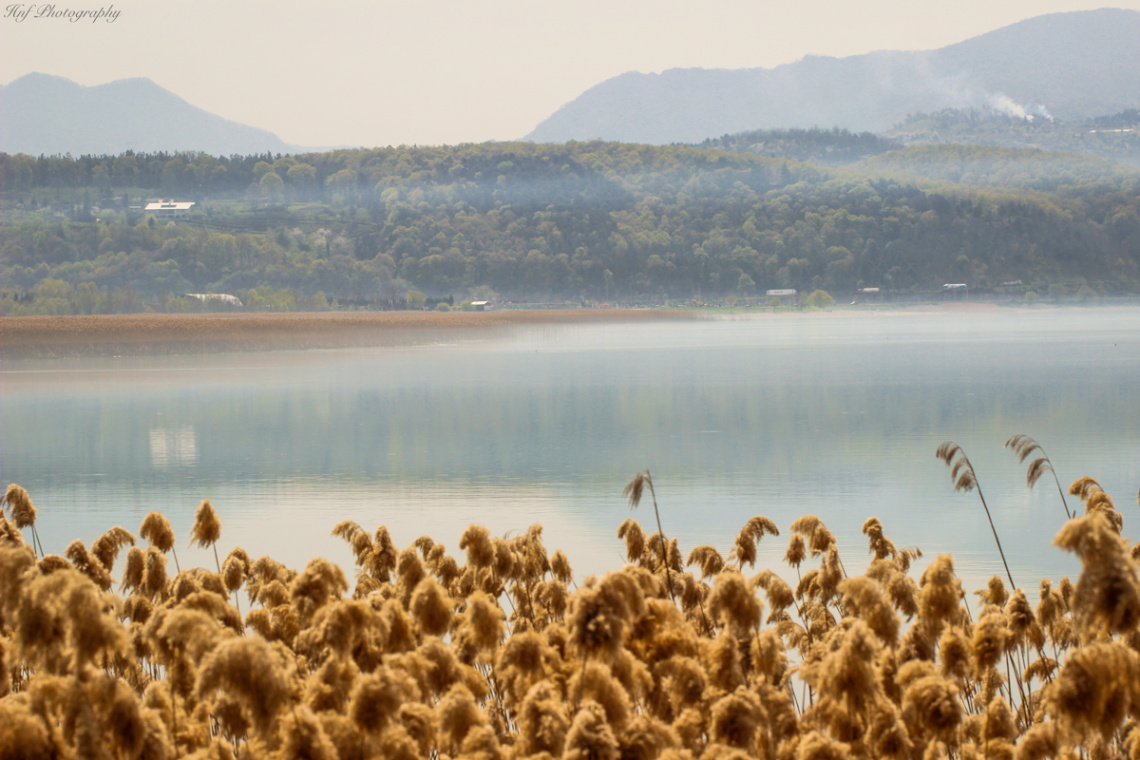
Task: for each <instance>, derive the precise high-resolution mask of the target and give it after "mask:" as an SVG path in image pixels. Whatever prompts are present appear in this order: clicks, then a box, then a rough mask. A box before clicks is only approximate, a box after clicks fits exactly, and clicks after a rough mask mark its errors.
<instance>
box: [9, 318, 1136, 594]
mask: <svg viewBox="0 0 1140 760" xmlns="http://www.w3.org/2000/svg"><path fill="white" fill-rule="evenodd" d="M1138 400H1140V309H1129V308H1105V309H1093V308H1088V309H1078V308H1073V309H1041V310H1037V309H1033V310H1028V309H1002V308H982V309H978V310H929V311H928V310H923V309H910V310H901V311H884V312H865V313H853V312H829V313H818V314H788V315H770V314H769V315H759V316H750V315H729V316H727V317H722V318H708V319H699V320H693V321H666V322H659V323H658V322H648V323H644V322H638V323H613V324H568V325H541V326H533V327H525V326H520V327H514V328H511V329H510V330H507V331H502V332H495V333H486V334H483V335H482V336H481V337H479V338H477V339H475V338H473V339H471V340H464V341H462V342H458V343H455V342H450V343H445V342H441V343H431V344H425V345H420V346H414V347H403V348H374V349H337V350H325V351H321V350H316V351H280V352H268V353H259V354H247V355H237V354H225V355H210V356H194V357H187V356H182V357H165V358H153V357H148V358H107V359H90V360H74V361H64V360H55V361H21V362H15V361H9V362H6V363H3V364H0V478H2V479H4V482H15V483H19V484H20V485H22V486H24V487H25V488H27V489H28V490H29V492H30V494H31V496H32V499H33V500H34V502H35V504H36V506H37V508H38V509H39V510H40V513H39V521H38V523H37V526H38V529H39V531H40V536H41V538H42V540H43V543H44V546H45V548H46V549H47V551H49V552H56V553H62V551H63V549H64V548H65V547H66V545H67V544H68V543H69V542H70V541H71V540H72V539H73V538H82V539H83V540H84V541H85V542H87V543H90V541H92V540H93V539H94V538H95V537H96V536H98V535H99V534H100V533H101V532H103V531H104V530H106V529H107V528H109V527H111V526H113V525H116V524H120V525H122V526H124V527H126V528H127V529H128V530H130V531H132V532H136V531H137V529H138V526H139V523H140V522H141V521H142V518H143V516H144V515H145V514H146V513H147V512H149V511H150V510H159V511H162V512H163V513H165V514H166V515H167V516H168V517H169V518H170V519H171V521H172V523H173V525H174V529H175V531H176V533H177V535H178V544H177V547H176V550H177V552H178V555H179V558H180V560H181V562H182V565H183V567H186V566H187V565H193V564H200V565H203V566H208V567H212V566H213V555H212V554H210V553H208V551H202V550H192V549H191V548H190V547H189V531H190V526H191V524H192V522H193V513H194V510H195V508H196V507H197V506H198V503H199V502H200V501H201V499H203V498H207V497H208V498H210V499H211V501H212V503H213V504H214V507H215V508H216V509H217V511H218V513H219V516H220V518H221V521H222V539H221V541H220V542H219V551H220V552H221V553H222V554H223V555H224V553H225V552H226V551H228V550H229V549H230V548H232V547H233V546H235V545H240V546H242V547H244V548H245V549H246V551H248V552H249V554H250V555H251V556H252V557H257V556H261V555H263V554H269V555H271V556H273V557H274V558H276V559H278V560H281V561H283V562H285V563H286V564H288V565H290V566H291V567H295V568H297V569H300V568H301V567H303V566H304V564H305V563H306V562H307V560H308V559H310V558H312V557H315V556H325V557H328V558H330V559H333V560H335V561H337V562H339V563H341V564H342V566H344V567H345V568H346V570H347V571H349V573H350V575H351V569H352V561H351V555H350V553H349V551H348V548H347V545H346V544H344V542H342V541H341V540H340V539H336V538H333V537H332V536H330V531H331V529H332V527H333V526H334V525H335V524H336V523H337V522H339V521H341V520H354V521H356V522H358V523H360V524H361V525H362V526H363V527H364V528H365V529H366V530H368V531H370V532H371V531H373V530H374V529H375V528H376V527H377V526H378V525H381V524H384V525H387V526H388V527H389V529H390V530H391V532H392V535H393V539H394V541H395V543H396V544H397V545H398V546H400V547H405V546H408V545H409V544H411V542H412V541H414V540H415V538H416V537H418V536H420V535H423V534H427V535H430V536H432V537H433V538H434V539H435V540H436V541H438V542H443V543H444V544H446V545H447V546H448V547H449V550H450V551H452V552H454V553H456V554H457V555H460V554H461V553H460V552H459V551H458V548H457V545H458V537H459V535H460V534H461V533H462V531H463V530H464V528H466V526H467V525H469V524H470V523H473V522H475V523H481V524H484V525H486V526H487V527H488V528H490V530H491V531H492V533H494V534H497V535H504V534H507V533H508V532H516V531H524V530H525V529H526V528H527V527H528V526H530V525H531V524H533V523H541V524H542V525H544V526H545V533H544V536H545V542H546V544H547V547H548V548H549V549H550V550H551V551H553V550H554V549H558V548H560V549H563V550H564V551H565V552H566V553H567V555H568V556H569V557H570V560H571V563H572V564H573V566H574V568H575V573H576V574H577V575H578V576H579V577H583V576H585V575H586V574H589V573H597V572H603V571H605V570H607V569H612V568H617V567H620V566H621V564H622V562H623V556H624V555H623V548H624V547H623V544H622V542H621V541H620V540H619V539H618V538H617V537H616V531H617V527H618V525H620V524H621V522H622V521H623V520H625V519H626V518H627V517H629V516H630V514H631V513H630V510H629V508H628V506H627V504H626V503H625V501H624V500H623V498H622V496H621V492H622V488H623V487H624V486H625V484H626V483H627V482H628V481H629V480H630V479H631V478H632V477H633V475H634V474H635V473H637V472H638V471H639V470H642V469H644V468H646V467H648V468H650V469H651V472H652V475H653V480H654V484H655V485H656V490H657V497H658V503H659V505H660V509H661V519H662V522H663V526H664V529H665V531H666V533H667V534H669V535H670V536H676V537H678V538H679V539H680V541H681V547H682V550H683V551H684V552H685V554H686V555H687V554H688V551H689V550H691V549H692V548H693V547H695V546H697V545H699V544H712V545H714V546H716V547H717V548H719V549H720V550H721V551H722V553H724V554H725V555H727V553H728V551H729V549H730V548H731V546H732V541H733V539H734V538H735V536H736V533H737V532H738V530H739V529H740V528H741V527H742V526H743V525H744V523H745V522H746V521H747V520H748V519H749V518H750V517H752V516H753V515H765V516H767V517H769V518H771V519H772V520H773V521H774V522H775V523H776V524H777V525H778V526H779V527H780V530H781V534H782V535H781V536H780V537H778V538H772V537H767V538H765V539H764V541H763V543H762V544H761V547H760V549H761V551H760V559H759V561H758V563H757V570H759V569H760V568H761V567H772V568H773V569H779V570H780V571H781V573H782V574H784V575H785V576H787V573H788V569H787V568H786V566H782V565H781V566H780V567H779V568H777V567H776V566H777V564H778V563H779V560H780V558H782V556H783V553H784V550H785V548H786V545H787V539H788V537H789V534H788V530H787V528H788V526H789V525H790V524H791V522H792V521H793V520H794V519H796V518H797V517H799V516H801V515H804V514H814V515H817V516H819V517H820V518H822V519H823V520H824V522H825V523H826V524H827V525H828V527H829V528H830V529H831V530H832V531H833V532H834V533H835V534H836V536H837V538H838V541H839V545H840V550H841V555H842V556H843V558H844V563H845V565H846V567H847V569H848V571H849V572H855V571H859V570H861V569H862V568H863V567H865V566H866V562H867V558H868V553H867V544H866V540H865V538H864V537H863V536H862V535H861V533H860V528H861V526H862V524H863V522H864V520H865V519H866V518H868V517H871V516H877V517H878V518H879V519H880V520H881V521H882V522H883V524H884V526H885V529H886V535H887V536H888V537H889V538H891V539H892V540H893V541H894V542H895V543H896V544H897V545H899V546H900V547H901V546H918V547H919V548H921V549H922V550H923V552H924V554H925V557H924V558H923V559H921V560H919V561H918V563H917V568H918V570H917V571H916V572H915V576H916V578H917V575H918V573H919V572H920V571H921V568H923V567H925V566H926V564H928V562H929V561H930V560H932V559H934V557H935V556H936V555H937V554H940V553H953V554H954V556H955V565H956V569H957V570H958V572H959V574H960V575H961V576H962V577H963V578H964V579H965V581H966V585H967V588H969V589H970V590H974V589H977V588H980V587H981V586H982V585H983V584H984V582H985V580H986V579H987V578H988V577H989V576H990V575H993V574H995V573H1001V572H1002V566H1001V561H1000V558H999V556H998V554H997V551H996V549H995V548H994V542H993V537H992V534H991V532H990V528H989V525H988V523H987V522H986V516H985V513H984V512H983V511H982V508H981V505H980V502H979V501H978V496H977V493H976V492H974V493H955V492H954V490H953V487H952V483H951V480H950V475H949V471H948V469H947V468H946V466H945V465H944V464H943V463H942V462H941V461H939V460H938V459H936V458H935V456H934V452H935V449H936V448H937V447H938V445H939V444H940V443H941V442H942V441H944V440H953V441H955V442H956V443H958V444H959V445H961V446H962V447H963V449H964V450H965V452H966V454H967V455H968V456H969V457H970V459H971V461H972V462H973V465H974V469H975V471H976V473H977V477H978V481H979V483H980V484H981V487H982V489H983V492H984V494H985V496H986V499H987V502H988V503H989V506H990V510H991V512H992V513H993V518H994V522H995V525H996V527H997V530H998V532H999V534H1000V535H1001V538H1002V543H1003V545H1004V547H1005V549H1006V553H1007V556H1008V559H1009V563H1010V568H1011V570H1012V573H1013V575H1014V579H1015V580H1016V581H1017V582H1018V584H1019V585H1021V586H1022V587H1024V588H1026V590H1027V591H1029V592H1030V593H1031V596H1034V594H1033V592H1034V591H1035V590H1036V588H1037V585H1038V583H1039V581H1040V579H1041V578H1042V577H1045V576H1048V577H1051V578H1053V579H1054V580H1056V579H1058V578H1059V577H1060V576H1061V575H1065V574H1069V575H1072V576H1074V578H1075V575H1076V573H1077V572H1079V563H1078V562H1077V561H1076V559H1075V558H1074V557H1072V556H1070V555H1067V554H1064V553H1062V552H1060V551H1059V550H1057V549H1055V548H1053V547H1052V543H1051V542H1052V538H1053V536H1054V535H1055V534H1056V532H1057V531H1058V530H1059V528H1060V527H1061V525H1062V524H1063V522H1064V513H1063V511H1062V508H1061V503H1060V497H1059V496H1058V494H1057V491H1056V488H1055V486H1054V485H1053V481H1052V479H1051V478H1049V477H1048V476H1046V478H1045V479H1042V480H1041V481H1040V482H1039V483H1038V485H1037V487H1036V489H1034V491H1032V492H1031V491H1029V490H1028V489H1027V488H1026V485H1025V466H1024V465H1022V464H1019V463H1018V462H1017V459H1016V457H1014V455H1013V454H1012V453H1010V452H1009V451H1007V450H1005V449H1003V443H1004V442H1005V440H1006V439H1007V438H1008V437H1009V436H1011V435H1013V434H1015V433H1025V434H1028V435H1030V436H1032V437H1033V438H1035V439H1037V440H1038V441H1039V442H1040V443H1041V444H1042V445H1043V446H1044V447H1045V449H1046V451H1047V452H1048V454H1049V456H1050V457H1051V458H1052V461H1053V463H1054V465H1055V466H1056V467H1057V470H1058V475H1059V476H1060V480H1061V484H1062V485H1063V486H1065V487H1067V486H1068V484H1069V483H1070V482H1072V481H1073V480H1075V479H1076V478H1078V477H1080V476H1082V475H1090V476H1092V477H1094V478H1096V479H1097V480H1099V481H1100V483H1101V484H1102V486H1103V487H1104V489H1105V490H1106V491H1107V492H1108V493H1109V494H1110V495H1112V496H1113V497H1114V499H1115V500H1116V502H1117V508H1118V509H1119V510H1120V511H1121V512H1122V513H1123V514H1124V516H1125V529H1124V532H1125V535H1129V536H1135V535H1137V531H1136V530H1135V528H1136V525H1137V523H1138V521H1137V517H1138V516H1140V513H1138V512H1137V502H1136V498H1137V497H1136V494H1137V487H1138V486H1140V457H1138V453H1140V402H1138ZM1068 500H1069V505H1070V508H1073V507H1077V508H1079V506H1080V505H1079V502H1078V500H1077V499H1076V498H1075V497H1068ZM633 516H634V517H636V518H637V519H639V520H640V521H641V522H642V525H643V526H644V527H645V528H646V531H647V532H651V531H652V528H651V526H652V524H653V512H652V507H651V505H647V504H646V503H644V502H643V504H642V506H641V507H640V509H639V510H638V511H637V512H635V513H633ZM459 558H460V560H462V557H461V556H460V557H459ZM119 569H121V566H120V568H119Z"/></svg>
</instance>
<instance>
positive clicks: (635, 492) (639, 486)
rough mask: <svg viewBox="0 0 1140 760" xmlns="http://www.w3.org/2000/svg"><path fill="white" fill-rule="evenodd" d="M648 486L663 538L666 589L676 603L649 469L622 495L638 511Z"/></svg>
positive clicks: (663, 536) (637, 475)
mask: <svg viewBox="0 0 1140 760" xmlns="http://www.w3.org/2000/svg"><path fill="white" fill-rule="evenodd" d="M646 486H649V495H650V497H651V498H652V499H653V516H654V517H656V518H657V533H658V535H660V537H661V556H662V559H663V561H664V563H665V587H666V588H667V589H668V590H669V598H670V599H673V601H674V602H676V601H677V600H676V598H675V597H674V596H673V578H672V577H671V575H670V569H669V565H670V556H669V555H670V552H669V549H668V548H666V542H665V531H664V529H662V527H661V511H660V510H659V509H658V508H657V491H655V490H654V489H653V476H652V475H650V474H649V469H648V468H646V469H644V470H642V471H641V472H639V473H637V474H636V475H634V476H633V480H631V481H629V483H627V484H626V486H625V488H623V489H622V492H621V495H622V496H624V497H626V498H627V499H629V508H630V509H637V506H638V505H639V504H640V503H641V496H642V494H643V493H644V491H645V487H646Z"/></svg>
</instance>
